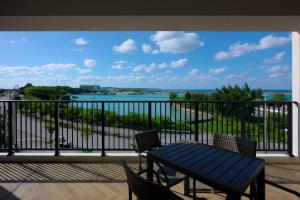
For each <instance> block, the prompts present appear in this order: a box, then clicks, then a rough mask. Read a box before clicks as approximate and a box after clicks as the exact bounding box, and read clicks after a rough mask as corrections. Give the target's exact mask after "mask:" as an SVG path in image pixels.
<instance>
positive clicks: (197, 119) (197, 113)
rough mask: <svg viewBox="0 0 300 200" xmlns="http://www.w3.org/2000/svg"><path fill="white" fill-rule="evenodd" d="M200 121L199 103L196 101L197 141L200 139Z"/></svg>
mask: <svg viewBox="0 0 300 200" xmlns="http://www.w3.org/2000/svg"><path fill="white" fill-rule="evenodd" d="M198 122H199V103H198V102H196V105H195V141H196V142H198V141H199V127H198V125H199V124H198Z"/></svg>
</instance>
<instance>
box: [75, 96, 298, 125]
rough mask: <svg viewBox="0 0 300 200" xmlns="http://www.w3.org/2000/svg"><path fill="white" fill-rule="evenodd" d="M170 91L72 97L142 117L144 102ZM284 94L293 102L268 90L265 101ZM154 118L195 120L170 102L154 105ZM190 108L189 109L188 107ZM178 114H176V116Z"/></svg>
mask: <svg viewBox="0 0 300 200" xmlns="http://www.w3.org/2000/svg"><path fill="white" fill-rule="evenodd" d="M193 91H196V92H206V93H209V92H212V91H213V90H205V91H204V90H193ZM169 92H170V90H169V91H163V92H160V93H158V94H95V95H91V94H79V95H72V99H73V100H75V101H76V100H77V101H108V102H109V101H123V102H120V103H118V102H115V103H105V105H104V109H105V110H106V111H110V112H115V113H117V114H118V115H121V116H122V115H127V114H128V113H138V114H140V115H148V103H143V102H142V101H168V100H169ZM274 92H283V93H284V94H285V95H286V96H287V98H288V100H292V95H291V91H289V90H280V91H278V90H268V91H267V90H266V91H264V95H265V99H266V100H270V99H271V98H272V93H274ZM177 93H178V95H179V96H182V95H183V94H184V93H183V92H177ZM124 101H128V102H131V101H141V102H135V103H132V102H131V103H128V102H124ZM79 106H80V107H83V108H94V109H100V108H101V105H100V104H99V103H82V104H80V105H79ZM151 106H152V111H151V114H152V116H160V115H161V116H167V117H171V118H172V121H176V120H178V119H182V120H185V119H186V120H190V119H191V120H193V118H194V114H191V113H190V112H188V111H184V110H180V109H179V106H177V107H176V105H175V106H174V105H172V104H170V103H168V102H163V103H152V105H151ZM187 108H188V107H187ZM175 113H176V114H175Z"/></svg>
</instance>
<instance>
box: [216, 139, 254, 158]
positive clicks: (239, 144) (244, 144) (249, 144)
mask: <svg viewBox="0 0 300 200" xmlns="http://www.w3.org/2000/svg"><path fill="white" fill-rule="evenodd" d="M256 145H257V142H256V141H255V140H249V139H245V138H238V137H235V136H232V135H225V134H214V136H213V146H215V147H218V148H222V149H226V150H229V151H234V152H239V153H241V154H244V155H248V156H254V157H255V156H256Z"/></svg>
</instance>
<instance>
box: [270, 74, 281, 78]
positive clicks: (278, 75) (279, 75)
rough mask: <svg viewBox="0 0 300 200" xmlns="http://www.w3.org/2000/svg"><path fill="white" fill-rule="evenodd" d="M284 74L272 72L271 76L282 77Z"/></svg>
mask: <svg viewBox="0 0 300 200" xmlns="http://www.w3.org/2000/svg"><path fill="white" fill-rule="evenodd" d="M283 76H284V74H283V73H275V74H270V75H269V78H280V77H283Z"/></svg>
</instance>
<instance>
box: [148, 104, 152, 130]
mask: <svg viewBox="0 0 300 200" xmlns="http://www.w3.org/2000/svg"><path fill="white" fill-rule="evenodd" d="M151 118H152V108H151V101H149V102H148V126H149V130H151V129H152V119H151Z"/></svg>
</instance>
